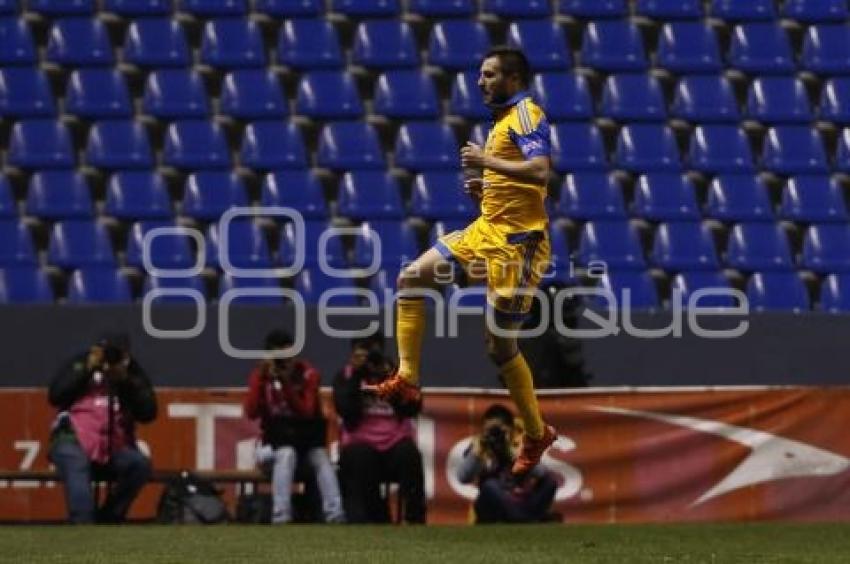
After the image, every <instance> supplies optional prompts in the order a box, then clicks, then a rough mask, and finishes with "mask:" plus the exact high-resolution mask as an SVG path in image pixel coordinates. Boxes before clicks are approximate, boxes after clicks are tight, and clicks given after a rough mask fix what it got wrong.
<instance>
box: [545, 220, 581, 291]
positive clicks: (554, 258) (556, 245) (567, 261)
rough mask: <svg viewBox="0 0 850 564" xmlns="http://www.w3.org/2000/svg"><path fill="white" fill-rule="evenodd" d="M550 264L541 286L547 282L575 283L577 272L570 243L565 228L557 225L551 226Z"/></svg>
mask: <svg viewBox="0 0 850 564" xmlns="http://www.w3.org/2000/svg"><path fill="white" fill-rule="evenodd" d="M549 246H550V249H551V254H550V256H549V261H550V265H549V268H548V269H547V271H546V273H545V274H544V275H543V277H542V281H541V283H540V285H541V286H543V285H546V284H553V283H561V284H570V283H575V272H574V269H573V264H572V261H571V256H572V252H571V251H570V244H569V242H568V240H567V237H566V235H565V234H564V232H563V230H561V229H559V228H557V227H554V226H552V227H550V228H549Z"/></svg>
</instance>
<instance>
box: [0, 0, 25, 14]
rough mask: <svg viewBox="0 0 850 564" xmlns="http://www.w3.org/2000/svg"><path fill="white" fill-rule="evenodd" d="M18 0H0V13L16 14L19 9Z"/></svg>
mask: <svg viewBox="0 0 850 564" xmlns="http://www.w3.org/2000/svg"><path fill="white" fill-rule="evenodd" d="M19 1H20V0H0V15H9V14H16V13H18V10H19V9H20V5H19Z"/></svg>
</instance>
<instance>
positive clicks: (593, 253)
mask: <svg viewBox="0 0 850 564" xmlns="http://www.w3.org/2000/svg"><path fill="white" fill-rule="evenodd" d="M577 258H578V263H579V264H580V265H582V266H587V265H588V264H589V263H591V262H599V261H602V262H604V263H605V264H606V265H607V268H610V269H625V268H644V267H645V266H646V261H645V260H644V257H643V250H642V249H641V245H640V240H639V239H638V235H637V233H636V232H635V230H634V228H633V227H632V226H631V225H630V224H629V222H628V221H625V220H612V221H588V222H587V223H585V224H584V227H583V228H582V231H581V240H580V242H579V249H578V257H577Z"/></svg>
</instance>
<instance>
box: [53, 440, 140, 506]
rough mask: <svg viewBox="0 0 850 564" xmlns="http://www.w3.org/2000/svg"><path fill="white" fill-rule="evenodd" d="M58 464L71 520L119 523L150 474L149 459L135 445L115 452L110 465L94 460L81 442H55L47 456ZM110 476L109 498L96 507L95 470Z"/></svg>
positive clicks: (96, 474)
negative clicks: (92, 483) (93, 475)
mask: <svg viewBox="0 0 850 564" xmlns="http://www.w3.org/2000/svg"><path fill="white" fill-rule="evenodd" d="M48 458H49V459H50V461H51V462H53V464H54V465H55V466H56V470H57V471H58V472H59V476H60V477H61V478H62V482H63V484H64V486H65V503H66V505H67V507H68V520H69V521H70V522H71V523H94V522H95V521H98V522H106V523H117V522H120V521H123V520H124V518H125V517H126V516H127V510H128V509H130V504H131V503H133V500H134V499H136V496H137V495H138V494H139V491H140V490H141V489H142V486H144V485H145V483H147V481H148V479H149V478H150V475H151V463H150V460H149V459H148V458H147V457H146V456H145V455H143V454H142V453H141V452H139V451H138V450H136V449H134V448H124V449H121V450H119V451H118V452H116V453H114V454H113V455H112V458H111V459H110V461H109V464H107V465H100V464H95V463H92V462H91V461H90V460H89V458H88V456H87V455H86V453H85V452H83V449H82V447H80V445H79V443H76V442H73V441H61V442H57V443H56V444H54V445H53V447H52V448H51V450H50V455H49V457H48ZM93 472H94V473H95V477H99V475H105V476H107V477H109V478H110V480H111V486H112V487H111V488H110V489H109V495H108V496H107V497H106V502H105V503H104V504H103V506H102V507H101V508H100V509H97V508H96V507H95V500H94V495H93V493H92V485H91V482H92V473H93Z"/></svg>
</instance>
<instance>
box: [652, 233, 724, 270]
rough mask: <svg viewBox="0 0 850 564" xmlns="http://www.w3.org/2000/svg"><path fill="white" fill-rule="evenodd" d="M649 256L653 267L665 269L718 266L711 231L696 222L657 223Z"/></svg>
mask: <svg viewBox="0 0 850 564" xmlns="http://www.w3.org/2000/svg"><path fill="white" fill-rule="evenodd" d="M650 258H651V260H652V263H653V264H654V265H655V266H657V267H659V268H663V269H664V270H667V271H671V270H672V271H677V272H678V271H683V270H717V269H718V268H719V267H720V261H718V259H717V250H716V249H715V248H714V239H713V238H712V235H711V231H709V229H708V228H707V227H706V226H704V225H703V224H701V223H700V222H699V221H672V222H669V223H662V224H661V225H659V226H658V228H657V229H656V231H655V241H654V243H653V246H652V252H651V254H650Z"/></svg>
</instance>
